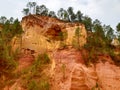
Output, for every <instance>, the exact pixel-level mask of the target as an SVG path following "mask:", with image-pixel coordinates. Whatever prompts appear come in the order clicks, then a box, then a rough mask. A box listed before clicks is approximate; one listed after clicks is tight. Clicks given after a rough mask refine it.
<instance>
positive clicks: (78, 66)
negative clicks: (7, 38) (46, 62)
mask: <svg viewBox="0 0 120 90" xmlns="http://www.w3.org/2000/svg"><path fill="white" fill-rule="evenodd" d="M21 25H22V28H23V30H24V33H23V35H22V37H21V38H16V37H15V38H14V39H13V44H12V45H13V47H15V48H17V47H20V48H22V49H24V50H34V51H35V52H36V53H41V52H47V54H48V55H49V57H50V60H51V61H52V63H51V67H50V68H49V69H48V71H47V73H48V74H49V75H50V78H49V81H50V90H120V67H119V66H116V65H115V64H114V62H113V61H112V59H111V57H110V56H109V55H106V56H105V55H102V56H101V55H99V56H98V57H99V59H98V60H96V61H97V63H95V64H94V63H90V66H86V65H85V60H84V57H85V56H84V55H83V54H84V53H85V50H84V49H80V50H79V51H78V50H76V49H74V48H72V47H71V46H72V44H73V38H74V37H75V32H76V29H77V28H78V27H79V28H80V39H79V41H80V46H83V45H84V44H85V43H86V38H87V33H86V30H85V27H84V25H83V24H79V23H68V22H63V21H60V20H58V19H55V18H49V17H45V16H36V15H30V16H26V17H24V18H23V19H22V21H21ZM61 32H62V33H63V34H65V36H64V37H63V38H60V37H59V34H60V33H61ZM61 42H62V43H64V44H65V45H66V46H67V47H68V48H64V49H59V48H61ZM69 47H70V48H69ZM51 51H52V52H51ZM24 53H25V55H26V56H25V57H21V59H20V60H18V61H19V66H18V70H20V69H21V70H23V69H24V68H25V67H28V66H30V65H31V64H32V62H33V57H31V56H29V55H28V56H27V54H29V53H27V54H26V52H24ZM30 58H31V59H30ZM96 59H97V58H96ZM39 78H40V77H39ZM20 81H21V78H18V79H17V80H16V82H15V83H14V84H13V85H11V87H6V88H5V89H4V90H8V89H9V90H14V89H18V90H27V89H24V88H23V87H22V86H21V83H20Z"/></svg>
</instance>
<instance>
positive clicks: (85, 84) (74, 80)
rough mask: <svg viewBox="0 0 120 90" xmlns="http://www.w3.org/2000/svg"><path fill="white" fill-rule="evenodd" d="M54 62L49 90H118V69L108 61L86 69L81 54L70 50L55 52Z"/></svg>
mask: <svg viewBox="0 0 120 90" xmlns="http://www.w3.org/2000/svg"><path fill="white" fill-rule="evenodd" d="M103 58H104V57H103ZM104 59H105V58H104ZM54 60H55V63H56V65H55V68H54V71H53V72H54V74H53V77H52V79H51V82H52V85H51V90H91V89H93V88H94V90H99V89H100V90H120V85H119V84H120V67H117V66H116V65H114V64H113V63H111V60H110V59H109V60H107V58H106V61H105V62H104V63H103V62H102V61H100V62H98V63H97V64H96V65H91V66H90V67H86V66H85V64H84V61H83V59H82V54H81V53H80V52H78V51H75V50H72V49H71V50H62V51H59V52H56V55H54Z"/></svg>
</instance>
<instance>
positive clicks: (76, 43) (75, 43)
mask: <svg viewBox="0 0 120 90" xmlns="http://www.w3.org/2000/svg"><path fill="white" fill-rule="evenodd" d="M72 45H73V47H74V48H76V49H78V50H79V49H80V28H79V27H78V28H76V30H75V36H74V37H73V41H72Z"/></svg>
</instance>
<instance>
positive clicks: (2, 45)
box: [0, 18, 23, 74]
mask: <svg viewBox="0 0 120 90" xmlns="http://www.w3.org/2000/svg"><path fill="white" fill-rule="evenodd" d="M13 20H14V19H13V18H11V19H10V20H6V22H4V23H3V27H2V30H1V31H0V62H1V63H0V65H1V66H0V68H2V70H1V73H6V74H7V73H10V72H11V71H13V70H14V69H15V68H16V66H17V63H16V61H15V59H16V55H15V54H17V52H13V51H12V46H11V40H12V38H13V37H14V36H17V35H20V34H21V33H22V32H23V31H22V27H21V26H20V23H19V21H18V20H17V19H16V20H14V21H13Z"/></svg>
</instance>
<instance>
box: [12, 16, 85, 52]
mask: <svg viewBox="0 0 120 90" xmlns="http://www.w3.org/2000/svg"><path fill="white" fill-rule="evenodd" d="M21 25H22V28H23V30H24V33H23V35H22V41H21V42H20V40H19V41H18V40H16V41H15V40H13V42H14V43H13V47H14V46H15V47H17V46H18V47H19V46H20V45H21V48H23V49H31V50H35V51H36V52H41V51H43V52H44V51H46V50H54V49H57V48H60V43H61V42H64V44H65V45H72V41H73V38H74V37H75V30H76V29H77V28H78V27H79V28H80V38H79V41H80V46H83V45H84V44H85V43H86V37H87V33H86V30H85V26H84V25H83V24H80V23H67V22H63V21H60V20H58V19H56V18H50V17H46V16H37V15H30V16H26V17H24V18H23V19H22V21H21ZM61 32H62V33H63V34H64V35H63V37H62V39H61V37H60V33H61ZM17 42H20V43H17ZM16 44H17V45H16ZM18 44H19V45H18Z"/></svg>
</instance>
